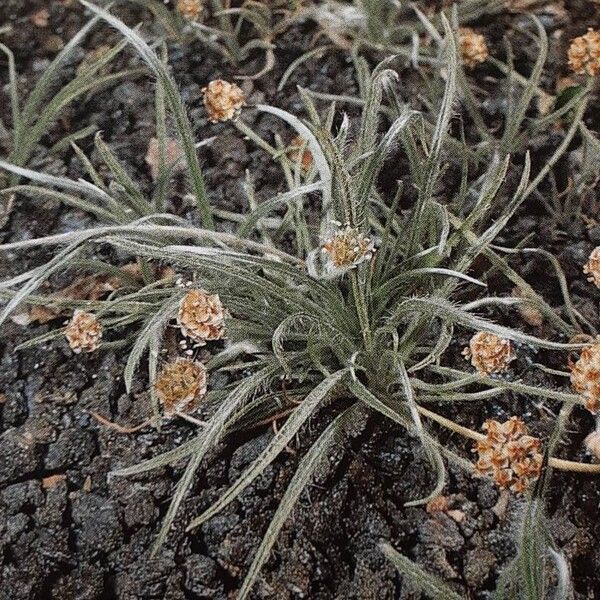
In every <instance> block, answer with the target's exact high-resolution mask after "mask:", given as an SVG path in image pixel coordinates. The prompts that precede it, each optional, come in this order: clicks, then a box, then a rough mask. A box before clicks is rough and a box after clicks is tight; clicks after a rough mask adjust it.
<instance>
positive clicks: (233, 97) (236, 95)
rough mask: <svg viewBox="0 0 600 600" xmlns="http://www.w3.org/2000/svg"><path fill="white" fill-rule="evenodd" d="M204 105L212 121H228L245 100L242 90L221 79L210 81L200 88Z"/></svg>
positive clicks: (236, 113)
mask: <svg viewBox="0 0 600 600" xmlns="http://www.w3.org/2000/svg"><path fill="white" fill-rule="evenodd" d="M202 93H203V94H204V106H205V107H206V110H207V112H208V116H209V118H210V120H211V122H213V123H217V122H218V121H229V120H230V119H233V118H234V117H236V116H237V115H238V114H239V112H240V110H241V108H242V106H244V103H245V101H246V97H245V96H244V92H242V90H241V89H240V88H239V87H238V86H237V85H235V83H228V82H227V81H223V80H222V79H216V80H214V81H211V82H210V83H209V84H208V85H207V86H206V87H204V88H202Z"/></svg>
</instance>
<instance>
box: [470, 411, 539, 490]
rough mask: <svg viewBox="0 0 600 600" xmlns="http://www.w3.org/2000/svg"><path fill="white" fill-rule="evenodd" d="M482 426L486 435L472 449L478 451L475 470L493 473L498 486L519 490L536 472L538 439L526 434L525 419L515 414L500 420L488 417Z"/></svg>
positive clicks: (491, 474)
mask: <svg viewBox="0 0 600 600" xmlns="http://www.w3.org/2000/svg"><path fill="white" fill-rule="evenodd" d="M483 430H484V431H486V437H485V439H484V440H482V441H480V442H477V445H476V447H475V449H474V450H473V451H474V452H477V453H478V454H479V460H478V461H477V463H476V464H475V469H476V471H477V472H478V473H481V474H482V475H489V476H491V477H493V479H494V481H495V482H496V484H497V485H498V486H499V487H501V488H509V489H511V490H512V491H513V492H515V493H517V494H522V493H523V492H524V491H525V490H526V489H527V487H528V486H529V484H530V483H531V482H532V481H533V480H535V479H537V478H538V477H539V475H540V471H541V466H542V455H541V454H540V452H539V450H540V447H541V442H540V440H539V439H538V438H535V437H532V436H530V435H528V431H527V427H526V426H525V423H523V421H521V419H519V418H518V417H511V418H510V419H509V420H508V421H505V422H504V423H500V422H499V421H495V420H493V419H490V420H488V421H486V422H485V423H484V425H483Z"/></svg>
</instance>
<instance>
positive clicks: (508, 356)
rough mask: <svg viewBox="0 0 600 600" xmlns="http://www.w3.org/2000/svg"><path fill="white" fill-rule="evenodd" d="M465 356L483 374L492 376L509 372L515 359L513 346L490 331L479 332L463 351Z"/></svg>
mask: <svg viewBox="0 0 600 600" xmlns="http://www.w3.org/2000/svg"><path fill="white" fill-rule="evenodd" d="M463 356H464V357H465V358H466V359H467V360H469V359H470V360H471V364H472V365H473V366H474V367H475V368H476V369H477V370H478V371H479V372H480V373H481V374H482V375H492V374H494V373H504V372H506V371H508V367H509V365H510V362H511V361H513V360H514V359H515V354H514V352H513V349H512V344H511V343H510V341H509V340H505V339H502V338H501V337H499V336H497V335H496V334H495V333H490V332H489V331H478V332H477V333H476V334H475V335H474V336H473V337H472V338H471V341H470V342H469V347H468V348H465V349H464V350H463Z"/></svg>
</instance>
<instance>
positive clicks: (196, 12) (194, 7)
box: [177, 0, 202, 21]
mask: <svg viewBox="0 0 600 600" xmlns="http://www.w3.org/2000/svg"><path fill="white" fill-rule="evenodd" d="M177 12H178V13H179V14H180V15H182V16H183V17H185V18H186V19H187V20H188V21H197V20H198V19H199V18H200V15H201V14H202V0H177Z"/></svg>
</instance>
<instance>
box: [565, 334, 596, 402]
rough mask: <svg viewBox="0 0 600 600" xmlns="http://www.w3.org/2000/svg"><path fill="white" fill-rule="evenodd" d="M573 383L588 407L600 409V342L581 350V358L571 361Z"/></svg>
mask: <svg viewBox="0 0 600 600" xmlns="http://www.w3.org/2000/svg"><path fill="white" fill-rule="evenodd" d="M569 367H570V368H571V385H572V386H573V389H574V390H575V391H576V392H577V393H578V394H581V395H582V396H583V398H584V400H585V406H586V408H587V409H588V410H589V411H590V412H592V413H597V412H599V411H600V343H597V344H594V345H593V346H588V347H587V348H584V349H583V350H582V351H581V354H580V355H579V359H578V360H577V361H576V362H575V363H570V364H569Z"/></svg>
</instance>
